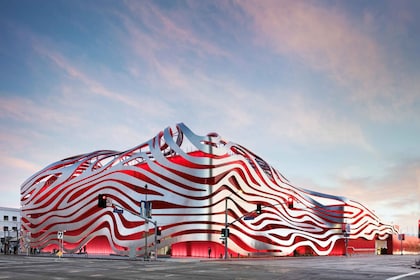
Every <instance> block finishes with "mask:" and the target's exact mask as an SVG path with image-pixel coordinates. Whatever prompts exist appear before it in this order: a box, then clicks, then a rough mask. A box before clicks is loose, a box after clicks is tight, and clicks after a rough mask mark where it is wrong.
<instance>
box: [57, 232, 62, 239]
mask: <svg viewBox="0 0 420 280" xmlns="http://www.w3.org/2000/svg"><path fill="white" fill-rule="evenodd" d="M57 238H58V239H63V232H62V231H58V232H57Z"/></svg>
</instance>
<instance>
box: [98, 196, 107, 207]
mask: <svg viewBox="0 0 420 280" xmlns="http://www.w3.org/2000/svg"><path fill="white" fill-rule="evenodd" d="M98 207H100V208H106V195H105V194H98Z"/></svg>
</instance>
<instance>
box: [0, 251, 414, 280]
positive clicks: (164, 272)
mask: <svg viewBox="0 0 420 280" xmlns="http://www.w3.org/2000/svg"><path fill="white" fill-rule="evenodd" d="M419 258H420V256H418V255H411V256H410V255H404V256H400V255H394V256H391V255H387V256H351V257H282V258H271V259H232V260H227V261H224V260H221V259H188V258H168V259H160V260H158V261H143V260H141V259H139V260H129V259H121V258H120V259H111V258H109V257H108V258H92V257H90V258H81V257H79V258H78V257H63V258H60V259H59V258H58V257H51V256H48V257H46V256H22V255H0V279H31V280H38V279H57V280H58V279H209V280H210V279H218V280H225V279H258V280H265V279H267V280H272V279H306V280H307V279H352V280H354V279H373V280H376V279H378V280H379V279H381V280H384V279H389V280H391V279H392V280H396V279H404V280H413V279H420V269H418V268H412V267H411V266H412V265H414V263H415V260H418V259H419Z"/></svg>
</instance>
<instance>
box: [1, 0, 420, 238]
mask: <svg viewBox="0 0 420 280" xmlns="http://www.w3.org/2000/svg"><path fill="white" fill-rule="evenodd" d="M419 14H420V2H419V1H416V0H412V1H410V0H404V1H361V0H360V1H358V0H355V1H333V0H328V1H327V0H325V1H293V0H291V1H281V0H275V1H269V0H262V1H257V0H255V1H246V0H241V1H234V0H232V1H194V0H191V1H111V0H109V1H93V0H83V1H59V0H51V1H47V0H39V1H26V0H20V1H13V0H2V1H0V176H1V179H2V180H1V183H0V191H1V196H0V206H6V207H20V202H19V200H20V185H21V184H22V183H23V182H24V181H25V180H26V179H27V178H28V177H29V176H31V175H32V174H33V173H35V172H37V171H39V170H40V169H42V168H43V167H45V166H47V165H48V164H50V163H52V162H55V161H57V160H60V159H63V158H65V157H68V156H72V155H76V154H81V153H86V152H92V151H95V150H100V149H111V150H119V151H123V150H126V149H128V148H131V147H133V146H135V145H138V144H140V143H143V142H144V141H146V140H148V139H150V138H151V137H153V136H155V134H156V133H157V132H159V131H160V130H162V129H164V128H166V127H168V126H173V125H175V124H176V123H179V122H184V123H185V124H186V125H187V126H189V127H190V128H191V129H192V130H193V131H194V132H195V133H197V134H199V135H205V134H207V133H208V132H213V131H215V132H218V133H219V134H220V135H222V137H223V138H225V139H226V140H230V141H234V142H237V143H239V144H242V145H243V146H245V147H247V148H249V149H250V150H252V151H253V152H255V153H256V154H258V155H259V156H260V157H262V158H264V159H265V160H266V161H267V162H269V163H270V164H271V165H273V166H274V167H275V168H277V169H278V170H279V171H280V172H281V173H282V174H284V175H285V176H286V177H287V178H288V179H289V180H290V181H291V182H292V184H294V185H296V186H300V187H303V188H307V189H311V190H316V191H320V192H325V193H330V194H335V195H342V196H346V197H348V198H351V199H354V200H356V201H359V202H361V203H363V204H365V205H366V206H367V207H369V208H371V209H373V210H374V211H375V212H376V213H377V214H378V215H379V216H380V217H381V218H382V219H383V220H384V221H386V222H389V223H394V224H399V225H401V227H402V230H403V231H404V232H406V233H412V234H414V233H417V221H418V219H420V148H419V142H420V141H419V140H420V67H419V61H420V17H419V16H418V15H419Z"/></svg>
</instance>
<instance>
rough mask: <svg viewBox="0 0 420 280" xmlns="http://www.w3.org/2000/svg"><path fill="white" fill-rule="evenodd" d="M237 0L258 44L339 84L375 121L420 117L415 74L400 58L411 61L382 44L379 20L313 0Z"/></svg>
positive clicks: (344, 92)
mask: <svg viewBox="0 0 420 280" xmlns="http://www.w3.org/2000/svg"><path fill="white" fill-rule="evenodd" d="M237 4H238V5H239V6H240V7H242V9H243V11H245V12H246V13H247V14H248V15H249V16H250V18H251V19H252V28H253V29H254V34H255V43H256V44H259V45H261V46H264V47H267V48H269V49H270V50H272V51H273V52H274V53H277V54H278V55H281V56H288V57H294V59H295V61H296V62H297V63H301V64H303V65H306V66H309V67H310V68H312V69H313V70H314V71H318V72H320V73H323V74H324V75H325V76H327V77H329V78H330V79H331V80H332V81H335V83H336V84H337V85H339V86H342V90H340V89H339V88H338V90H337V94H341V95H345V97H346V98H347V99H348V100H349V101H350V102H356V104H358V105H359V106H360V108H359V112H363V114H365V115H367V116H368V117H369V118H371V119H373V120H375V121H377V120H381V121H387V120H399V119H401V117H404V118H406V117H411V118H412V117H413V116H416V118H419V115H418V114H416V113H414V111H413V109H412V108H413V101H414V102H419V96H418V94H417V95H416V96H414V93H415V92H418V90H419V87H418V85H417V86H413V85H414V84H415V80H417V79H416V78H414V77H415V76H417V75H414V76H411V74H408V75H407V70H408V69H406V70H403V69H404V68H405V67H406V66H405V65H404V63H411V62H410V61H404V60H403V59H402V57H401V55H403V54H401V53H397V52H393V50H392V49H391V47H389V46H384V44H383V40H381V38H380V36H381V35H382V34H381V35H379V34H380V33H378V30H379V29H380V26H381V25H382V24H383V22H382V21H380V22H375V20H377V19H376V18H375V17H374V16H373V15H372V14H371V13H368V12H366V13H365V14H364V15H360V17H359V18H357V17H354V16H353V17H350V16H349V13H347V12H346V11H345V9H340V8H339V6H331V5H328V6H326V5H323V4H321V3H320V2H314V1H309V2H308V1H280V2H279V1H270V0H269V1H262V2H259V3H258V4H257V5H256V4H255V2H252V1H237ZM404 15H405V17H404V18H407V17H408V18H410V17H409V16H407V13H404ZM399 19H400V17H394V20H396V21H397V20H399ZM393 24H394V22H393ZM378 25H379V26H378ZM395 25H399V26H401V25H402V24H401V22H400V21H399V22H396V23H395ZM388 36H391V35H389V34H388ZM402 73H404V75H402ZM413 82H414V84H413ZM408 112H409V113H408Z"/></svg>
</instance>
